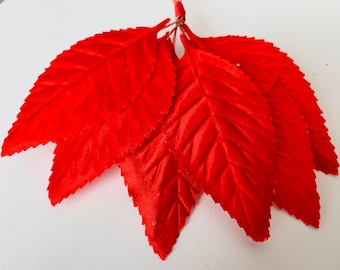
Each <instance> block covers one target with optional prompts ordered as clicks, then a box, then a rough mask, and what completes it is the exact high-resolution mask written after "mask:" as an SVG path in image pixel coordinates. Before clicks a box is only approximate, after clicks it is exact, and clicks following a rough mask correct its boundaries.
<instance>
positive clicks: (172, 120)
mask: <svg viewBox="0 0 340 270" xmlns="http://www.w3.org/2000/svg"><path fill="white" fill-rule="evenodd" d="M184 39H185V38H184ZM184 45H185V50H186V51H185V54H184V56H183V58H182V59H181V60H180V61H179V64H178V66H177V76H178V80H177V92H176V97H175V101H174V104H173V108H172V111H171V113H170V115H169V116H168V119H167V121H166V122H165V123H164V124H163V126H165V127H164V130H165V133H166V134H167V139H166V141H167V144H168V147H169V149H170V151H172V152H173V153H174V156H175V158H176V159H178V161H179V163H181V166H183V168H185V170H187V171H188V172H189V175H191V176H192V179H193V181H195V183H196V185H198V186H201V187H202V190H203V191H204V192H206V193H207V194H210V195H211V196H212V198H213V199H214V200H215V202H218V203H220V204H221V206H222V207H223V208H224V209H225V210H227V211H228V212H229V213H230V215H231V216H232V217H234V218H235V219H236V220H237V222H238V224H239V225H240V226H241V227H242V228H244V229H245V231H246V233H247V234H248V235H250V236H251V237H252V238H253V239H254V240H258V241H262V240H264V239H266V238H267V237H268V236H269V232H268V227H269V218H270V206H271V203H272V199H273V196H272V195H273V188H274V185H273V181H272V178H271V173H272V169H273V164H272V154H273V145H272V143H271V142H272V141H273V127H272V123H271V117H270V115H269V108H268V105H267V103H266V99H265V98H264V96H263V94H262V93H261V92H260V91H259V90H258V89H257V87H256V85H254V84H253V83H252V82H251V81H250V80H249V78H248V77H247V76H246V75H244V73H243V72H242V71H240V70H239V69H238V68H237V67H236V66H235V65H233V64H231V63H229V62H228V61H226V60H223V59H221V58H219V57H217V56H214V55H212V54H210V53H208V52H205V51H202V50H199V49H195V48H193V47H191V46H189V45H188V42H187V41H185V42H184Z"/></svg>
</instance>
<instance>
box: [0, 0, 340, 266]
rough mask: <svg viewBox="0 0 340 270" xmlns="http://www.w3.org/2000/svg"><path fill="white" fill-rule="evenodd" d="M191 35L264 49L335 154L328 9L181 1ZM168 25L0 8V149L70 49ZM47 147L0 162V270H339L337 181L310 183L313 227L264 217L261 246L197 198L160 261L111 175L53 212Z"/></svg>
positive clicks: (152, 12)
mask: <svg viewBox="0 0 340 270" xmlns="http://www.w3.org/2000/svg"><path fill="white" fill-rule="evenodd" d="M184 5H185V7H186V10H187V23H188V24H189V25H190V26H191V28H192V30H193V31H195V32H196V33H197V34H198V35H202V36H208V35H227V34H239V35H248V36H256V37H258V38H265V39H266V40H269V41H272V42H274V43H275V45H276V46H278V47H281V49H282V50H283V51H286V52H288V54H289V55H290V56H291V57H293V58H294V59H295V62H296V63H297V64H298V65H299V66H300V67H301V69H302V71H303V72H304V73H305V74H306V78H307V80H309V81H310V82H311V84H312V86H313V88H314V89H315V91H316V95H317V97H318V99H319V105H320V107H321V108H322V109H323V111H324V116H325V118H326V119H327V126H328V128H329V133H330V135H331V137H332V138H333V143H334V144H335V146H336V147H337V149H340V122H339V121H338V120H337V118H338V117H339V113H340V106H339V100H340V92H339V90H340V89H339V85H340V50H339V48H340V45H339V42H340V33H339V29H340V16H339V14H340V2H339V1H338V0H322V1H321V0H320V1H316V0H299V1H296V0H276V1H273V0H209V1H208V0H205V1H203V0H184ZM166 17H170V18H173V6H172V1H171V0H143V1H139V0H106V1H104V0H97V1H90V0H72V1H70V0H30V1H19V0H5V1H4V2H2V3H1V5H0V141H2V140H3V139H4V138H5V137H6V134H7V130H8V129H9V128H10V127H11V124H12V122H13V121H14V120H15V118H16V115H17V113H18V112H19V108H20V106H21V104H22V103H23V100H24V98H25V97H26V96H27V94H28V91H29V89H30V88H31V87H32V85H33V83H34V81H35V80H36V78H37V76H38V75H39V74H40V73H41V72H43V70H44V68H45V67H47V66H48V65H49V62H50V61H51V60H52V59H53V58H54V57H55V56H56V55H57V54H59V53H60V52H61V51H62V50H64V49H67V48H68V47H69V46H70V45H72V44H73V43H75V42H76V41H77V40H80V39H83V38H85V37H87V36H91V35H93V34H95V33H98V32H102V31H106V30H109V29H120V28H126V27H134V26H137V25H145V26H153V25H155V24H157V23H158V22H160V21H161V20H163V19H164V18H166ZM53 149H54V145H52V144H48V145H46V146H41V147H38V148H36V149H30V150H28V151H26V152H22V153H20V154H16V155H14V156H12V157H4V158H1V159H0V269H3V270H9V269H10V270H11V269H26V270H30V269H32V270H33V269H34V270H38V269H41V270H45V269H247V270H248V269H309V270H313V269H339V267H340V214H339V213H340V179H339V178H338V177H332V176H325V175H323V174H321V173H317V184H318V191H319V193H320V196H321V205H322V210H321V227H320V229H319V230H315V229H312V228H310V227H307V226H305V225H304V224H303V223H302V222H300V221H297V220H296V219H294V218H293V217H291V216H289V215H288V214H286V213H285V212H283V211H278V210H277V209H275V208H273V210H272V220H271V238H270V239H269V240H268V241H266V242H265V243H254V242H252V241H251V240H250V239H248V238H247V237H246V236H245V234H244V233H243V231H242V230H241V229H239V228H238V226H237V225H236V222H235V221H234V220H232V219H230V218H229V216H228V214H227V213H225V212H223V211H222V210H221V209H220V207H219V206H218V205H216V204H214V203H213V202H212V200H211V198H210V197H207V196H202V198H201V199H200V200H199V201H198V204H197V207H196V208H195V209H194V211H193V213H192V215H191V216H190V218H189V220H188V223H187V225H186V226H185V228H184V229H183V231H182V233H181V235H180V237H179V239H178V241H177V244H176V245H175V247H174V250H173V252H172V253H171V254H170V256H169V257H168V259H167V260H166V261H161V260H160V259H159V258H158V256H157V255H155V254H154V253H153V250H152V248H151V247H149V245H148V242H147V238H146V237H145V235H144V227H143V226H142V225H141V218H140V216H139V214H138V211H137V209H136V208H134V207H133V205H132V202H131V199H130V197H129V196H128V193H127V190H126V187H125V186H124V184H123V179H122V178H121V177H120V172H119V170H118V169H117V168H116V167H113V168H112V169H110V170H108V171H107V172H106V173H104V175H103V176H101V177H100V178H99V179H97V180H95V181H94V182H93V183H91V184H89V185H88V186H86V187H85V188H84V189H82V190H80V191H79V192H78V193H77V194H76V195H75V196H72V197H70V198H68V199H67V200H65V201H64V202H63V203H62V204H60V205H58V206H56V207H52V206H51V205H50V203H49V201H48V197H47V192H46V187H47V185H48V178H49V175H50V168H51V164H52V158H53Z"/></svg>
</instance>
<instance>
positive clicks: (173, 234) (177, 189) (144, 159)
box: [119, 132, 199, 260]
mask: <svg viewBox="0 0 340 270" xmlns="http://www.w3.org/2000/svg"><path fill="white" fill-rule="evenodd" d="M119 166H120V167H121V169H122V175H123V176H124V179H125V184H126V185H127V187H128V190H129V194H130V196H131V197H132V198H133V201H134V205H135V206H138V209H139V212H140V214H141V215H142V218H143V224H144V225H145V234H146V235H147V236H148V239H149V242H150V245H151V246H152V247H153V249H154V251H155V253H157V254H158V255H159V256H160V257H161V258H162V259H163V260H164V259H165V258H166V257H167V255H168V254H169V253H170V252H171V250H172V247H173V245H174V244H175V242H176V240H177V238H178V236H179V234H180V231H181V229H182V228H183V226H184V224H185V220H186V218H187V216H188V215H189V214H190V211H191V208H192V207H193V206H194V205H195V201H196V198H197V196H198V194H199V190H198V189H197V188H195V187H194V186H193V185H192V184H191V183H190V182H189V181H188V180H187V177H188V176H187V175H186V174H185V173H182V172H181V170H180V168H179V167H178V163H177V160H175V158H174V156H173V154H172V153H171V152H170V151H169V150H168V147H167V145H166V144H165V138H164V135H163V134H162V133H161V134H159V132H158V134H156V135H155V136H153V137H152V138H150V139H149V140H148V141H147V142H146V143H145V144H144V146H143V147H141V148H139V149H138V150H137V151H136V153H135V154H133V155H130V156H128V157H127V158H125V159H124V161H123V162H121V163H119Z"/></svg>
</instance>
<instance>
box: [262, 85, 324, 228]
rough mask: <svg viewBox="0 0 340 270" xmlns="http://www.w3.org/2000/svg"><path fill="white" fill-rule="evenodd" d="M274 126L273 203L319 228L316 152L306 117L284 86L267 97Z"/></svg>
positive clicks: (274, 89) (278, 87) (275, 89)
mask: <svg viewBox="0 0 340 270" xmlns="http://www.w3.org/2000/svg"><path fill="white" fill-rule="evenodd" d="M268 104H269V107H270V108H271V115H272V117H273V124H274V126H275V146H276V147H275V159H274V161H275V170H274V175H273V179H274V180H275V184H276V185H275V197H274V202H275V203H276V205H277V206H279V207H280V208H283V209H285V210H287V212H288V213H290V214H291V215H294V216H295V217H296V218H298V219H301V220H302V221H303V222H305V223H306V224H308V225H313V226H315V227H318V226H319V219H320V213H319V210H320V202H319V195H318V193H317V190H316V183H315V174H314V163H313V153H312V151H311V146H310V140H309V136H308V133H307V132H306V126H305V124H304V121H303V118H302V116H301V114H300V112H299V110H298V108H297V106H295V103H294V100H293V99H292V98H291V97H290V96H289V94H288V93H287V89H286V88H284V86H283V85H282V84H276V85H275V86H274V87H273V88H272V90H271V91H270V92H269V94H268Z"/></svg>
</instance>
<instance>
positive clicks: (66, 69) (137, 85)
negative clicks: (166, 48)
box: [2, 20, 168, 155]
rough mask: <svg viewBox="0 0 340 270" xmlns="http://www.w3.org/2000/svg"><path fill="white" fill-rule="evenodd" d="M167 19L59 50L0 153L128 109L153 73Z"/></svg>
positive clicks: (60, 135) (59, 136)
mask: <svg viewBox="0 0 340 270" xmlns="http://www.w3.org/2000/svg"><path fill="white" fill-rule="evenodd" d="M167 22H168V20H165V21H163V22H162V23H160V24H159V25H157V26H155V27H153V28H147V27H139V28H136V29H127V30H120V31H110V32H105V33H102V34H97V35H95V36H93V37H90V38H87V39H85V40H83V41H80V42H78V43H77V44H75V45H73V46H72V47H71V48H70V50H68V51H64V52H63V53H62V54H60V55H59V56H58V57H57V58H56V59H55V60H54V61H52V62H51V66H50V67H49V68H48V69H46V71H45V72H44V73H43V74H42V75H41V76H40V77H39V78H38V80H37V82H36V83H35V85H34V87H33V88H32V89H31V91H30V94H29V96H28V97H27V98H26V100H25V103H24V105H23V106H22V107H21V112H20V113H19V114H18V120H17V121H16V122H15V123H14V124H13V127H12V128H11V130H10V131H9V134H8V137H7V138H6V139H5V141H4V145H3V148H2V155H11V154H13V153H15V152H19V151H22V150H26V149H27V148H29V147H35V146H37V145H39V144H45V143H47V142H49V141H53V142H56V141H58V140H59V139H63V138H67V137H69V136H73V135H75V134H76V133H78V132H80V131H83V130H85V129H89V128H92V127H93V126H94V125H96V124H99V123H101V122H102V121H103V120H104V119H106V118H108V117H110V116H112V115H114V114H117V113H119V112H120V111H121V110H122V109H124V108H126V107H127V106H128V105H129V103H131V102H132V101H133V100H134V99H136V97H137V96H138V95H139V94H140V93H141V91H142V89H143V88H144V87H145V85H146V83H147V81H148V80H149V79H150V77H151V74H152V72H153V70H154V68H155V53H156V44H157V33H158V32H159V31H160V30H161V29H162V28H164V27H165V25H166V23H167Z"/></svg>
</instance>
